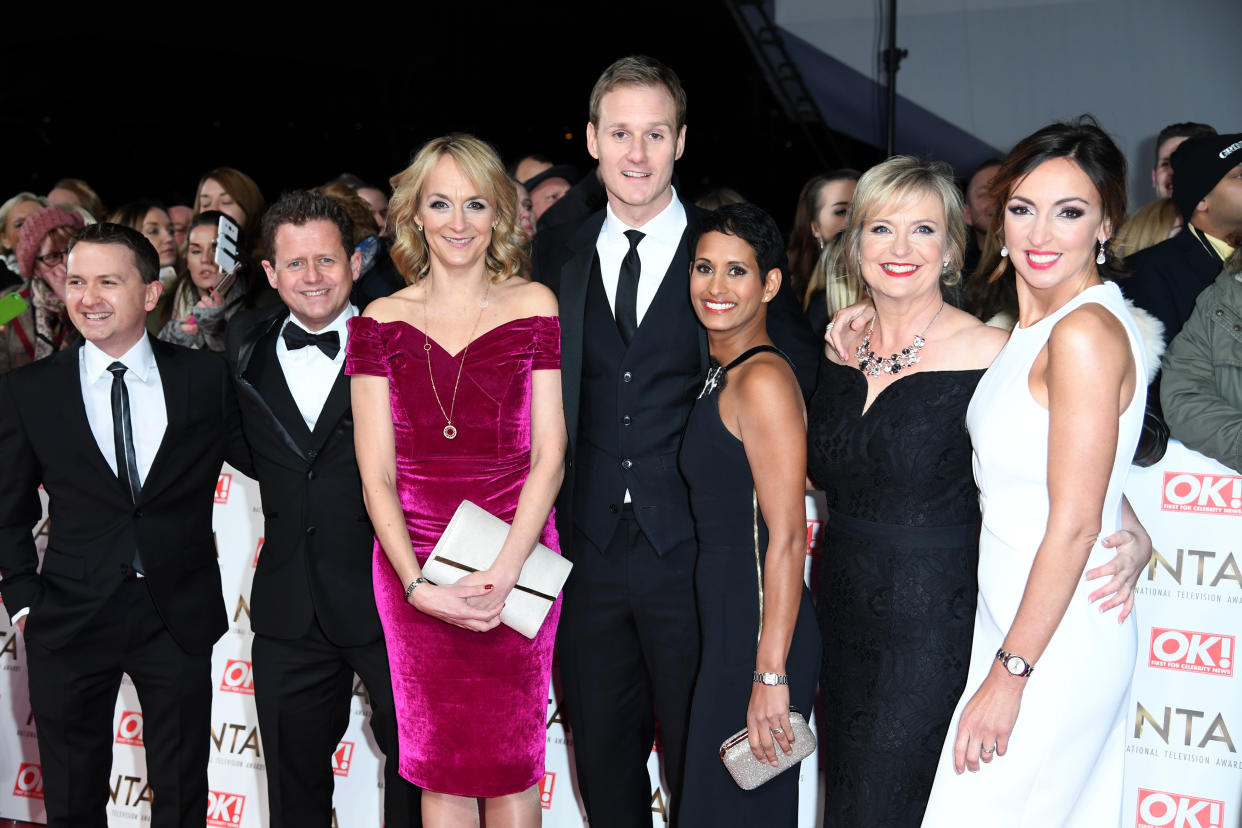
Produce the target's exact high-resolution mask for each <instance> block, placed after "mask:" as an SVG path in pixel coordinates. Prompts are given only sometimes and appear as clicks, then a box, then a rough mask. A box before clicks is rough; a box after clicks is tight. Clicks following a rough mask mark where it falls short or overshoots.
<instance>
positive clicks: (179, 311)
mask: <svg viewBox="0 0 1242 828" xmlns="http://www.w3.org/2000/svg"><path fill="white" fill-rule="evenodd" d="M221 219H223V220H225V221H231V219H229V218H228V217H227V216H225V215H224V214H223V213H220V212H217V211H215V210H208V211H207V212H205V213H200V214H199V215H198V216H197V217H195V219H194V221H192V222H191V223H190V229H189V232H188V233H187V234H186V239H187V241H186V253H185V269H184V270H182V272H181V273H180V274H179V275H178V276H177V280H176V281H175V282H173V285H172V288H171V289H170V290H169V297H168V299H167V300H166V301H165V302H164V303H163V307H162V309H161V310H160V314H159V320H160V327H159V334H158V336H159V338H160V339H162V340H164V341H165V342H173V343H176V344H177V345H184V346H186V347H187V348H206V349H208V350H211V351H215V352H216V353H220V354H222V353H224V329H225V326H227V325H228V321H229V320H230V319H232V318H233V314H235V313H236V312H237V311H239V310H241V309H242V308H243V307H245V306H246V290H245V286H244V284H243V285H238V282H244V281H245V276H246V262H247V261H248V258H247V257H246V256H245V255H241V256H238V263H237V266H236V267H235V268H233V269H232V270H231V271H230V272H228V273H225V272H223V271H222V270H221V269H220V265H219V264H218V263H217V258H216V239H217V237H218V236H219V233H220V221H221Z"/></svg>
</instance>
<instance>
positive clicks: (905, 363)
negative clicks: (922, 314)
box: [854, 299, 944, 377]
mask: <svg viewBox="0 0 1242 828" xmlns="http://www.w3.org/2000/svg"><path fill="white" fill-rule="evenodd" d="M942 313H944V300H943V299H941V300H940V310H938V311H936V315H935V316H933V317H932V320H931V321H930V322H928V323H927V327H926V328H924V329H923V332H922V333H921V334H915V335H914V344H912V345H909V346H907V347H905V348H902V349H901V353H899V354H893V355H892V356H887V357H884V358H883V359H881V358H880V357H878V356H876V355H875V351H873V350H871V333H872V331H874V330H875V320H874V319H872V320H871V324H870V325H868V326H867V333H866V334H865V335H864V336H863V340H862V343H861V344H860V345H859V346H858V350H857V351H855V352H854V358H855V359H857V360H858V370H859V371H862V372H863V373H864V374H866V375H867V376H869V377H878V376H879V375H880V374H898V373H901V369H902V368H909V367H910V366H911V365H914V364H916V363H917V362H919V361H920V357H919V353H920V352H921V351H922V350H923V346H924V345H926V344H927V340H926V339H924V337H926V336H927V332H928V331H930V330H931V326H932V325H934V324H936V320H937V319H939V318H940V314H942Z"/></svg>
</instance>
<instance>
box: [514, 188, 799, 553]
mask: <svg viewBox="0 0 1242 828" xmlns="http://www.w3.org/2000/svg"><path fill="white" fill-rule="evenodd" d="M682 206H683V207H684V208H685V211H686V230H685V232H684V233H683V234H682V240H681V245H680V246H679V247H678V249H677V253H676V254H675V255H674V256H673V260H672V262H671V263H670V264H669V267H668V270H667V271H666V272H665V276H664V279H665V280H668V279H676V280H677V282H678V284H679V285H680V286H681V287H680V290H681V293H682V295H683V296H684V297H685V301H686V302H687V303H688V302H689V301H690V298H689V290H690V287H689V284H690V282H689V279H690V256H691V251H690V249H689V244H690V238H691V236H693V234H694V230H695V225H696V224H697V223H698V221H699V220H700V219H701V218H702V217H703V216H704V215H705V214H706V211H704V210H702V209H701V208H699V207H696V206H694V205H693V204H685V203H683V205H682ZM605 215H606V212H605V211H604V210H600V211H599V212H597V213H595V214H593V215H591V216H589V217H588V218H586V219H585V220H583V221H581V222H577V223H572V224H563V225H558V226H555V227H553V228H551V229H549V230H548V231H546V232H545V231H543V230H540V232H539V233H537V234H536V235H535V245H534V251H533V273H534V279H535V280H536V281H539V282H542V283H543V284H546V285H548V287H550V288H552V290H553V291H554V292H555V293H556V294H557V297H558V299H559V303H560V318H561V388H562V395H563V402H564V406H565V422H566V424H567V427H568V433H569V444H568V446H567V448H566V454H565V481H564V483H563V485H562V487H561V494H560V497H559V499H558V500H557V506H556V511H557V523H558V528H559V532H560V536H561V544H562V550H565V548H566V547H567V546H568V545H569V543H570V538H571V537H572V534H571V532H572V527H573V491H574V488H575V480H576V475H575V467H574V459H575V456H576V450H577V442H578V426H579V412H580V402H581V388H582V353H583V336H584V325H583V318H584V316H585V312H586V298H587V287H588V284H589V281H590V276H591V267H592V262H593V261H594V257H595V244H596V241H597V239H598V238H599V231H600V228H601V227H602V226H603V223H604V218H605ZM768 331H769V334H770V335H771V337H772V340H773V341H774V342H775V343H776V345H777V346H778V347H779V348H781V349H782V350H783V351H785V352H786V353H787V354H789V355H790V357H791V359H793V361H794V363H795V368H796V372H797V374H798V382H799V385H800V386H801V387H802V389H803V393H804V394H810V393H811V392H812V391H813V390H814V386H815V372H816V370H817V369H818V365H819V363H818V357H819V352H820V347H819V345H818V344H817V343H816V341H815V337H814V336H813V335H812V334H811V332H810V331H809V329H808V327H807V323H806V318H805V317H804V316H803V315H802V312H801V310H800V309H799V308H798V305H797V302H796V300H795V299H794V298H793V293H792V291H791V290H790V289H789V287H788V284H787V283H783V284H782V286H781V291H780V292H779V293H778V294H777V296H776V297H775V298H774V299H773V301H772V302H771V304H770V305H769V308H768ZM698 339H699V359H700V365H701V367H702V371H701V373H705V372H706V370H707V359H708V348H707V334H706V331H704V330H703V328H702V327H700V328H699V337H698ZM657 358H658V357H657ZM687 414H688V409H687V411H684V412H680V416H681V418H682V419H685V416H686V415H687ZM670 416H678V413H677V412H670ZM687 519H688V518H687ZM658 545H659V544H657V546H658Z"/></svg>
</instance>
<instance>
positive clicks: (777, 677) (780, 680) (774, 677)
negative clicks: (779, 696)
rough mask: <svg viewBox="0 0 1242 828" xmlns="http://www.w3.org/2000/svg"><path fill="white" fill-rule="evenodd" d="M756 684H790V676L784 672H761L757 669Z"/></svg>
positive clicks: (770, 685) (772, 685) (773, 685)
mask: <svg viewBox="0 0 1242 828" xmlns="http://www.w3.org/2000/svg"><path fill="white" fill-rule="evenodd" d="M755 684H766V685H767V686H768V687H775V686H776V685H778V684H789V676H787V675H785V674H784V673H760V672H758V671H756V672H755Z"/></svg>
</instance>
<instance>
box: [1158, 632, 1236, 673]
mask: <svg viewBox="0 0 1242 828" xmlns="http://www.w3.org/2000/svg"><path fill="white" fill-rule="evenodd" d="M1233 648H1234V637H1233V636H1232V635H1213V634H1211V633H1201V632H1193V631H1191V630H1174V629H1165V628H1162V627H1152V630H1151V652H1150V653H1149V654H1148V661H1147V664H1148V666H1151V667H1159V668H1161V669H1164V670H1182V671H1185V672H1189V673H1206V674H1208V675H1212V676H1232V675H1233Z"/></svg>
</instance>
